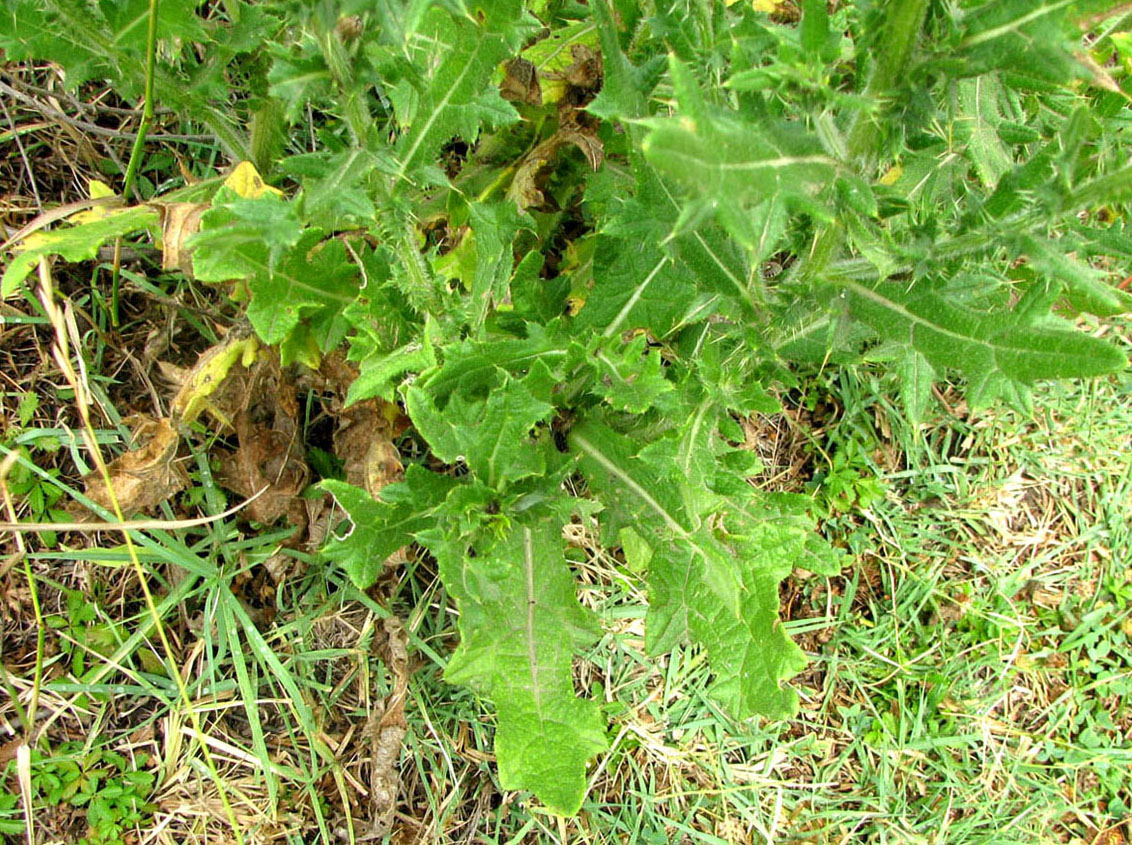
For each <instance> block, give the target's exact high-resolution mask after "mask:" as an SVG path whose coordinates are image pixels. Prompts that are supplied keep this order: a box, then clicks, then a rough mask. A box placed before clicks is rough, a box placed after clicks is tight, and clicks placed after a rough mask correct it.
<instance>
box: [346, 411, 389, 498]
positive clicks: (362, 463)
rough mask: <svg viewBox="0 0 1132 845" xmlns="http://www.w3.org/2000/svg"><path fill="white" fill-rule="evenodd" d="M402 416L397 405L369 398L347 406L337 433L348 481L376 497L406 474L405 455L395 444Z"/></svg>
mask: <svg viewBox="0 0 1132 845" xmlns="http://www.w3.org/2000/svg"><path fill="white" fill-rule="evenodd" d="M399 416H400V411H399V410H398V408H397V406H396V405H391V404H390V403H388V402H383V401H381V400H378V399H369V400H366V401H365V402H358V403H357V404H355V405H351V406H350V407H349V408H346V409H344V410H343V411H342V413H341V417H340V421H341V423H340V426H339V428H338V431H336V432H335V433H334V453H335V454H336V455H337V456H338V457H339V458H341V459H342V463H343V468H344V470H345V472H346V481H348V482H349V483H350V484H353V485H354V486H355V487H361V488H362V489H363V490H365V491H366V492H367V493H369V494H370V495H371V496H374V497H376V496H377V494H378V493H380V492H381V488H383V487H384V486H385V485H387V484H391V483H392V482H394V481H400V480H401V479H402V477H403V476H404V467H402V466H401V456H400V455H399V454H398V452H397V447H396V446H395V445H394V443H393V437H394V425H395V424H396V421H397V419H398V418H399Z"/></svg>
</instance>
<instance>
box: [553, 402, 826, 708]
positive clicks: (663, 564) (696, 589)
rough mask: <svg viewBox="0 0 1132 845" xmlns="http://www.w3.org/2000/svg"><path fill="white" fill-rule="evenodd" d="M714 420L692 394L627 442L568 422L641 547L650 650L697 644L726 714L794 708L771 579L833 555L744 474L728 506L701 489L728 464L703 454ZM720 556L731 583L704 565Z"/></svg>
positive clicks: (614, 511) (798, 659) (596, 481)
mask: <svg viewBox="0 0 1132 845" xmlns="http://www.w3.org/2000/svg"><path fill="white" fill-rule="evenodd" d="M714 427H715V417H714V415H713V413H711V412H710V409H709V406H708V405H702V406H701V407H700V408H699V409H698V411H697V412H696V413H695V414H693V417H692V419H691V420H690V421H689V422H688V423H687V424H686V425H685V426H684V427H683V433H682V435H681V436H680V437H679V438H678V439H675V440H670V441H668V442H665V441H657V442H654V443H653V444H651V445H650V446H648V447H646V448H644V449H641V450H640V451H639V452H637V453H636V454H634V453H633V446H632V444H631V442H630V441H629V440H628V439H627V438H624V437H622V436H620V435H617V434H615V433H614V432H613V431H611V430H610V429H608V428H606V427H605V426H603V425H602V424H600V423H597V422H595V421H592V420H587V421H586V422H585V423H584V424H583V425H582V426H580V427H578V428H576V429H575V430H574V431H572V432H571V434H570V443H571V446H573V447H574V448H575V449H577V450H578V452H579V453H580V463H579V465H580V467H581V469H582V471H583V472H584V473H585V475H586V479H587V481H588V482H589V485H590V488H591V490H593V491H595V492H596V493H598V494H599V495H601V497H602V499H603V500H604V501H605V502H606V503H607V511H608V512H609V514H610V516H611V517H612V518H614V519H615V520H616V524H617V525H622V524H623V525H627V526H631V527H632V530H633V531H634V533H635V534H636V535H637V538H638V540H639V542H638V545H640V544H641V543H644V544H647V546H648V548H649V549H650V551H649V552H648V554H647V555H645V557H647V561H648V573H649V574H648V580H649V614H648V617H647V619H646V626H647V629H646V643H647V645H648V648H649V651H650V653H652V654H656V653H659V652H662V651H666V650H669V649H671V648H672V647H673V646H674V645H676V644H677V643H678V642H680V641H681V640H683V639H685V638H690V639H691V640H692V641H693V642H697V643H700V644H702V645H703V646H704V647H705V648H706V649H707V652H708V660H709V661H710V663H711V666H712V669H713V672H714V673H715V678H714V681H713V683H712V686H711V695H712V696H713V697H714V698H716V699H717V700H719V701H720V702H721V703H722V704H723V705H724V706H725V707H727V708H728V710H729V711H730V712H731V713H732V714H733V715H735V716H736V717H737V718H747V717H749V716H752V715H755V714H761V715H764V716H770V717H772V718H784V717H787V716H790V715H792V714H793V712H794V710H795V708H796V697H795V695H794V693H793V692H792V691H791V690H789V689H786V688H784V687H783V686H782V681H784V680H786V679H788V678H790V677H791V676H793V675H794V674H796V673H797V672H798V671H799V670H800V669H801V668H802V667H803V666H804V665H805V660H804V657H803V656H802V654H801V652H800V650H799V649H798V648H797V646H795V645H794V644H793V643H792V642H791V641H790V639H789V638H788V637H787V636H786V635H785V633H784V632H783V630H782V626H781V623H780V622H779V620H778V584H779V582H780V581H781V580H782V578H783V577H785V576H786V575H787V574H788V573H789V572H790V569H791V568H792V567H793V566H795V565H799V564H802V561H803V560H807V561H809V560H812V561H813V562H814V566H815V568H817V569H820V568H826V569H829V568H831V564H830V563H829V562H827V556H825V555H823V554H815V553H814V551H813V550H810V549H808V548H807V543H808V542H809V540H810V538H811V537H812V528H811V526H810V525H809V524H808V521H807V520H806V519H804V518H802V517H800V516H799V515H798V514H797V513H796V512H792V510H790V509H788V510H786V511H783V510H782V509H779V508H775V507H773V506H768V504H762V503H759V502H758V501H757V499H756V498H755V494H754V492H753V490H752V488H750V487H749V485H746V484H745V483H743V484H742V485H741V486H739V487H736V486H735V485H724V486H726V487H727V488H728V489H729V490H733V491H735V490H743V491H744V493H743V494H742V495H741V496H739V497H738V498H732V499H730V500H729V502H728V504H727V505H726V506H722V504H721V500H720V499H717V498H714V497H713V496H712V495H711V494H709V493H707V492H706V490H705V488H706V487H711V486H719V485H720V483H721V479H720V478H718V477H717V475H718V474H719V473H720V472H724V473H726V470H721V465H720V464H719V462H718V458H717V457H716V456H715V455H714V454H713V451H714V450H713V446H712V443H713V440H714V433H713V429H714ZM681 499H682V500H683V501H681ZM693 512H694V513H696V519H697V522H698V527H697V528H696V529H695V530H694V531H687V530H683V531H682V530H681V524H680V523H681V521H685V522H686V521H687V520H688V517H689V514H690V513H693ZM717 520H718V524H716V525H715V527H712V526H713V523H716V521H717ZM615 527H616V526H611V529H612V528H615ZM637 554H638V557H641V556H642V555H641V554H640V551H639V550H638V553H637ZM722 567H726V569H727V571H728V575H727V578H728V580H730V581H732V583H733V585H734V586H733V592H731V593H728V594H723V593H722V592H721V590H720V586H719V580H720V576H718V575H716V574H713V570H715V569H719V568H722Z"/></svg>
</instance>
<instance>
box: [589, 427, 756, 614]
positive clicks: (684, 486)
mask: <svg viewBox="0 0 1132 845" xmlns="http://www.w3.org/2000/svg"><path fill="white" fill-rule="evenodd" d="M569 443H570V446H571V448H572V449H573V450H575V451H576V452H577V453H578V455H579V458H580V461H579V466H580V467H581V469H582V471H583V472H584V473H585V475H586V479H587V480H588V481H589V483H590V485H591V487H593V488H594V489H596V490H599V491H601V493H602V496H603V499H604V500H605V501H606V502H609V503H612V502H616V503H617V513H618V514H619V515H620V517H619V518H620V520H621V521H622V524H628V525H632V524H634V522H636V523H639V524H641V525H646V526H648V528H649V530H650V532H651V533H652V534H653V536H655V537H656V538H657V542H658V543H663V544H666V545H668V546H669V547H670V548H671V549H672V550H673V554H678V555H681V556H684V557H685V558H686V559H687V560H688V561H689V562H690V563H691V564H694V565H695V566H697V567H698V568H699V571H700V573H701V577H702V579H703V580H704V581H705V582H706V583H707V584H708V586H709V588H710V589H711V590H712V591H713V592H714V594H715V595H716V597H717V600H718V601H719V603H720V604H721V606H723V607H725V608H726V609H727V610H728V611H729V612H730V613H732V614H734V615H735V616H738V615H739V614H740V612H741V610H740V608H741V607H742V596H741V593H742V591H743V586H742V584H741V580H740V576H739V572H738V571H737V569H736V561H735V559H734V556H733V554H732V552H731V551H730V550H729V549H728V548H727V547H726V546H724V545H723V544H722V543H721V542H719V540H718V539H717V538H716V537H715V535H714V534H713V532H712V531H711V530H710V528H709V527H708V518H709V517H710V515H711V513H712V511H713V510H714V509H716V508H718V507H719V501H718V499H716V498H715V497H713V496H711V494H710V493H709V491H707V490H703V489H696V488H695V487H694V486H693V485H691V484H689V483H688V481H687V478H688V475H687V471H688V467H687V466H685V467H684V468H683V469H682V468H681V467H680V466H679V465H678V464H677V463H676V462H675V460H671V459H665V458H664V457H662V456H661V455H659V454H656V453H657V451H658V450H657V449H656V445H657V444H653V447H651V448H652V449H653V451H648V448H646V451H645V452H644V453H643V454H641V455H638V454H635V452H636V450H635V449H634V448H633V444H632V442H631V441H630V440H628V439H627V438H625V437H623V436H621V435H618V434H617V433H616V432H614V431H613V430H612V429H610V428H608V427H606V426H605V425H603V424H601V423H599V422H597V421H595V420H587V421H586V422H585V423H584V424H583V425H580V426H578V427H576V428H574V429H573V430H572V431H571V432H570V435H569ZM650 457H654V458H655V459H654V460H651V461H650V460H649V458H650Z"/></svg>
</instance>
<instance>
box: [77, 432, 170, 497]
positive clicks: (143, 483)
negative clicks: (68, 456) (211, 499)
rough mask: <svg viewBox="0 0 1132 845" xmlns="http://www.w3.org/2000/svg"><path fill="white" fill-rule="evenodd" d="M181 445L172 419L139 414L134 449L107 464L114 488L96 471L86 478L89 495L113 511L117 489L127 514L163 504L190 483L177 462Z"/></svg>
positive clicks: (134, 433) (117, 494) (134, 435)
mask: <svg viewBox="0 0 1132 845" xmlns="http://www.w3.org/2000/svg"><path fill="white" fill-rule="evenodd" d="M178 442H179V438H178V436H177V432H176V430H174V429H173V427H172V426H171V425H170V424H169V421H168V420H155V419H153V418H152V417H146V416H140V415H139V416H138V417H136V418H135V421H134V425H133V443H134V448H133V449H131V450H130V451H129V452H126V453H125V454H124V455H121V456H119V457H118V458H115V459H114V460H113V461H111V462H110V463H109V464H107V465H106V472H107V475H108V476H109V480H110V486H109V487H107V484H106V479H105V478H103V476H102V474H101V473H100V472H98V471H97V470H96V471H94V472H92V473H90V474H88V475H87V476H86V477H85V478H84V479H83V482H84V484H85V485H86V495H87V496H88V497H89V498H90V499H91V500H92V501H93V502H94V503H95V504H97V505H99V506H100V507H103V508H106V509H107V510H113V509H114V506H113V502H112V501H111V496H110V491H111V489H113V492H114V499H116V500H117V502H118V507H119V508H121V510H122V513H123V515H125V514H130V513H136V512H138V511H144V510H148V509H149V508H152V507H154V506H155V505H159V504H161V503H162V502H164V501H165V500H166V499H168V498H169V497H170V496H173V495H174V494H176V493H178V492H180V491H181V490H184V489H185V487H186V486H188V483H189V476H188V474H187V473H186V472H185V470H184V468H183V467H182V466H181V465H180V464H179V463H177V460H176V457H177V445H178ZM84 515H85V514H84Z"/></svg>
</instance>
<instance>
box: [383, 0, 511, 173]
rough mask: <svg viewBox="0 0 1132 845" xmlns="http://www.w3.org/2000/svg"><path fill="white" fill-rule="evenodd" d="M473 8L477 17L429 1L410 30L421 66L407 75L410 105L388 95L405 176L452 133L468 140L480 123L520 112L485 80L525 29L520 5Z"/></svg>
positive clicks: (489, 2) (494, 1) (497, 122)
mask: <svg viewBox="0 0 1132 845" xmlns="http://www.w3.org/2000/svg"><path fill="white" fill-rule="evenodd" d="M478 9H479V19H478V20H477V19H476V18H474V17H472V16H468V17H460V18H454V17H453V16H452V15H450V14H449V12H448V11H446V10H444V9H441V8H439V7H437V8H434V9H432V10H430V11H429V12H428V13H427V14H426V16H425V18H424V20H423V22H422V24H421V27H420V30H419V31H418V32H417V33H415V35H414V38H413V45H414V47H415V48H416V49H415V52H416V54H417V55H416V58H418V59H419V62H420V67H421V72H420V75H419V76H418V77H414V78H412V80H411V84H412V90H413V92H414V94H415V97H414V98H413V100H412V106H411V110H410V109H407V108H406V107H405V104H404V101H402V105H401V106H400V107H398V102H397V100H394V108H395V110H396V111H397V119H398V122H399V123H400V124H401V126H402V128H403V130H404V132H403V135H402V136H401V138H399V139H398V142H397V145H396V147H395V153H396V155H397V157H398V159H399V161H400V165H399V167H398V176H399V177H400V176H409V177H410V178H411V177H412V176H413V174H415V173H417V172H418V170H419V169H420V168H422V167H424V166H426V163H431V162H432V160H433V157H434V156H435V155H436V153H437V151H438V150H439V149H440V147H441V145H442V144H444V143H446V142H447V141H448V140H449V139H451V138H452V137H454V136H455V137H460V138H463V139H464V140H466V141H467V142H468V143H471V142H472V141H473V140H474V139H475V138H476V136H477V134H478V133H479V129H480V126H481V124H484V123H486V124H488V125H491V126H496V127H498V126H504V125H507V124H509V123H514V122H515V121H517V120H518V119H519V115H518V112H516V111H515V109H514V107H513V106H512V105H511V104H510V103H509V102H507V101H506V100H504V99H503V98H502V97H501V96H500V94H499V90H498V89H497V88H496V87H495V86H494V85H493V84H492V81H491V80H492V74H493V73H494V72H495V69H496V67H497V66H498V65H499V64H500V62H502V61H504V60H505V59H508V58H511V57H512V56H514V55H515V54H516V53H518V52H519V48H520V46H521V44H522V41H523V38H524V36H525V33H526V32H527V31H528V24H527V22H526V21H524V19H523V14H524V13H523V11H522V6H521V4H519V3H518V2H516V1H515V0H483V2H481V3H479V4H478ZM428 166H431V164H429V165H428Z"/></svg>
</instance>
